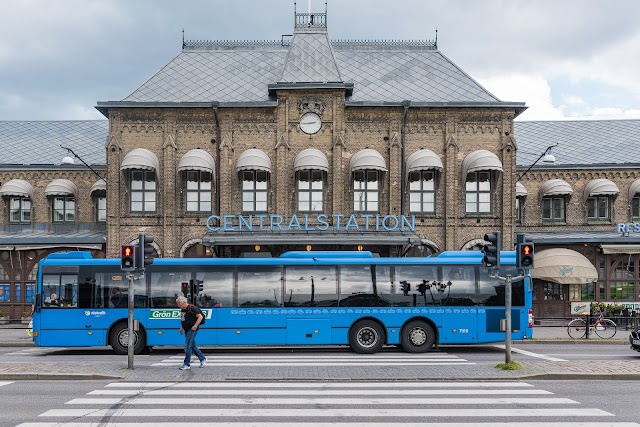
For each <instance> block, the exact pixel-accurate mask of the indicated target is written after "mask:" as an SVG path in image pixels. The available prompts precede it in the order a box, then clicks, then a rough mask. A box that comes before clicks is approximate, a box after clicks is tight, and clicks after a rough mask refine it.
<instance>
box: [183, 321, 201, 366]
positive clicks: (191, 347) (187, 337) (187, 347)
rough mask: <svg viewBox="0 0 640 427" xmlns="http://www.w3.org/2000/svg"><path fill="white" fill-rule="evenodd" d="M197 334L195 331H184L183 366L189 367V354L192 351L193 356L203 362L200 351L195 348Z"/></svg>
mask: <svg viewBox="0 0 640 427" xmlns="http://www.w3.org/2000/svg"><path fill="white" fill-rule="evenodd" d="M197 334H198V331H197V330H195V331H194V330H193V329H189V330H188V331H184V364H185V365H187V366H190V365H191V352H192V351H193V352H194V353H195V355H196V356H197V357H198V359H200V361H201V362H202V361H203V360H204V354H202V352H201V351H200V349H199V348H198V347H197V346H196V335H197Z"/></svg>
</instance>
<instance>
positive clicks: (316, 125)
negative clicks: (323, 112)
mask: <svg viewBox="0 0 640 427" xmlns="http://www.w3.org/2000/svg"><path fill="white" fill-rule="evenodd" d="M321 126H322V119H320V116H319V115H318V114H317V113H304V114H303V115H302V117H300V130H301V131H302V132H304V133H307V134H309V135H311V134H313V133H316V132H318V131H319V130H320V127H321Z"/></svg>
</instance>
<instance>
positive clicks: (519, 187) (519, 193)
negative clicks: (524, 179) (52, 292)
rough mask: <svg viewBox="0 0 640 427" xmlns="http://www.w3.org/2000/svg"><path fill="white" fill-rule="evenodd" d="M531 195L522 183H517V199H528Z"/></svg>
mask: <svg viewBox="0 0 640 427" xmlns="http://www.w3.org/2000/svg"><path fill="white" fill-rule="evenodd" d="M527 195H529V192H528V191H527V188H526V187H525V186H524V185H522V183H520V182H516V197H526V196H527Z"/></svg>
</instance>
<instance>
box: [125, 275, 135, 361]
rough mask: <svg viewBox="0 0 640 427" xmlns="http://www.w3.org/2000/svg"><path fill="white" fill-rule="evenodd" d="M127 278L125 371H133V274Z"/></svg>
mask: <svg viewBox="0 0 640 427" xmlns="http://www.w3.org/2000/svg"><path fill="white" fill-rule="evenodd" d="M127 278H128V279H129V304H128V306H129V311H128V314H127V330H128V333H129V337H128V338H129V341H128V342H127V369H130V370H133V353H134V352H133V347H134V339H133V305H134V301H135V299H134V295H133V278H134V275H133V273H129V274H127Z"/></svg>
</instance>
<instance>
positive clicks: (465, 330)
mask: <svg viewBox="0 0 640 427" xmlns="http://www.w3.org/2000/svg"><path fill="white" fill-rule="evenodd" d="M458 330H459V331H460V333H461V334H468V333H469V329H466V328H460V329H458Z"/></svg>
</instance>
